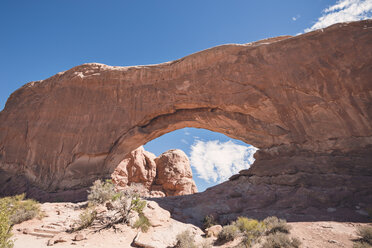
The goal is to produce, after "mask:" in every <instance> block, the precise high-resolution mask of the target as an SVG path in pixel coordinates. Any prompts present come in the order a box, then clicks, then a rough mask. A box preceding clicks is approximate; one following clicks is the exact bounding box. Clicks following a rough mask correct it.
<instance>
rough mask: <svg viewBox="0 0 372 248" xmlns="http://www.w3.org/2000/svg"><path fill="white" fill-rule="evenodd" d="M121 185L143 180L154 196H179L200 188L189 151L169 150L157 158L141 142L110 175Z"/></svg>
mask: <svg viewBox="0 0 372 248" xmlns="http://www.w3.org/2000/svg"><path fill="white" fill-rule="evenodd" d="M111 177H112V180H113V182H114V183H115V184H116V185H117V186H118V187H119V188H125V187H126V186H130V185H132V184H133V183H138V184H142V185H143V186H144V187H145V188H146V189H147V191H148V193H149V195H151V196H157V197H159V196H160V197H161V196H177V195H188V194H193V193H196V192H198V190H197V188H196V185H195V182H194V180H193V179H192V171H191V167H190V162H189V159H188V157H187V155H186V154H185V153H184V152H183V151H181V150H169V151H166V152H164V153H163V154H161V155H160V156H159V157H158V158H156V156H155V155H154V154H152V153H151V152H148V151H145V149H144V148H143V147H142V146H141V147H139V148H137V149H136V150H134V151H132V152H130V153H129V154H128V155H126V156H125V158H124V160H123V161H121V162H120V164H119V166H118V167H117V168H116V169H115V171H114V172H113V174H112V175H111Z"/></svg>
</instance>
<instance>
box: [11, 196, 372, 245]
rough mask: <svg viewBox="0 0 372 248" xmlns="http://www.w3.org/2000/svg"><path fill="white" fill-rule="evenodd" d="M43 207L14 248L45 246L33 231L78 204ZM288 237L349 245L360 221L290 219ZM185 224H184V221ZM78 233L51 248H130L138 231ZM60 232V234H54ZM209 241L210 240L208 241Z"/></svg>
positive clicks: (62, 225)
mask: <svg viewBox="0 0 372 248" xmlns="http://www.w3.org/2000/svg"><path fill="white" fill-rule="evenodd" d="M41 208H42V210H43V211H44V212H45V213H46V217H44V218H43V219H41V220H39V219H33V220H29V221H26V222H23V223H21V224H18V225H15V226H14V227H13V233H14V236H13V237H14V239H15V246H14V247H15V248H39V247H49V246H47V243H48V240H49V239H50V237H36V236H33V235H31V234H32V233H33V234H35V232H34V230H35V228H36V229H38V228H39V229H44V228H46V227H53V228H54V227H55V230H56V231H63V230H65V229H66V228H68V227H69V226H70V225H71V224H72V223H73V222H74V220H76V219H77V218H78V216H79V214H80V212H81V210H80V209H79V207H78V205H77V204H72V203H44V204H42V207H41ZM289 224H290V225H291V226H292V230H291V234H290V235H291V236H292V237H297V238H298V239H300V240H301V242H302V247H304V248H307V247H311V248H312V247H316V248H320V247H322V248H333V247H352V246H353V241H352V240H353V239H355V238H357V236H356V234H355V232H356V228H357V227H358V226H360V225H367V224H362V223H351V222H334V221H321V222H292V223H289ZM185 225H186V224H185ZM150 232H151V230H150ZM79 233H81V234H82V235H83V236H84V239H83V240H80V241H74V238H75V236H76V235H77V234H79ZM79 233H73V234H67V233H65V232H61V235H62V237H63V238H62V239H63V240H64V242H60V243H56V244H54V245H53V246H54V247H89V248H95V247H97V248H98V247H109V248H116V247H118V248H119V247H132V246H131V244H132V242H133V239H134V238H135V236H136V234H137V230H135V229H133V228H131V227H129V226H127V225H116V229H113V228H111V229H108V230H103V231H101V232H93V231H92V230H83V231H81V232H79ZM57 235H59V234H57ZM210 241H212V240H210ZM232 245H233V244H225V245H223V246H216V247H220V248H223V247H231V246H232Z"/></svg>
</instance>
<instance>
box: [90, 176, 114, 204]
mask: <svg viewBox="0 0 372 248" xmlns="http://www.w3.org/2000/svg"><path fill="white" fill-rule="evenodd" d="M116 197H120V195H118V193H116V192H115V187H114V184H113V183H112V182H111V180H106V181H105V182H102V181H101V180H96V181H95V182H94V183H93V185H92V186H91V187H90V190H88V202H89V203H90V204H93V205H96V204H101V203H104V202H106V201H109V200H112V199H113V198H116Z"/></svg>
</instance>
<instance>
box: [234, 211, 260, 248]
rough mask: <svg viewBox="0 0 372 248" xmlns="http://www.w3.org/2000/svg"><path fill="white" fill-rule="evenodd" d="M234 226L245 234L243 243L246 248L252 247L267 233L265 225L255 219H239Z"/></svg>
mask: <svg viewBox="0 0 372 248" xmlns="http://www.w3.org/2000/svg"><path fill="white" fill-rule="evenodd" d="M234 225H235V226H236V227H237V228H238V229H239V230H240V232H242V233H243V235H244V238H243V241H242V243H243V244H244V245H246V246H250V245H252V244H253V243H254V242H256V241H257V240H258V239H259V238H260V237H261V235H262V234H263V233H264V232H265V224H264V223H263V222H262V221H258V220H255V219H249V218H246V217H238V219H237V220H236V221H235V222H234Z"/></svg>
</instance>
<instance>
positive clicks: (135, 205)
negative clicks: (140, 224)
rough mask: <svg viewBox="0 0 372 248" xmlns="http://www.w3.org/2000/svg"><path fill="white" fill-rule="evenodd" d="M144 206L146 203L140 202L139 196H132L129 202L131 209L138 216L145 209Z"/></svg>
mask: <svg viewBox="0 0 372 248" xmlns="http://www.w3.org/2000/svg"><path fill="white" fill-rule="evenodd" d="M146 204H147V203H146V201H144V200H141V198H140V197H139V196H134V198H133V199H132V202H131V205H132V209H133V210H134V211H136V212H137V213H139V214H141V213H142V211H143V209H144V208H145V207H146Z"/></svg>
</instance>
